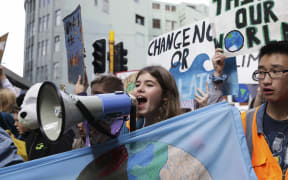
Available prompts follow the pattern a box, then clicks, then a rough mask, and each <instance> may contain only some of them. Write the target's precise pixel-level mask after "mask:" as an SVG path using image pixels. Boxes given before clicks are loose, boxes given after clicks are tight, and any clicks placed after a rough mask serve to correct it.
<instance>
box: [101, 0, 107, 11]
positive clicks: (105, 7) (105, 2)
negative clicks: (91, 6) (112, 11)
mask: <svg viewBox="0 0 288 180" xmlns="http://www.w3.org/2000/svg"><path fill="white" fill-rule="evenodd" d="M102 11H103V12H104V13H106V14H109V0H103V8H102Z"/></svg>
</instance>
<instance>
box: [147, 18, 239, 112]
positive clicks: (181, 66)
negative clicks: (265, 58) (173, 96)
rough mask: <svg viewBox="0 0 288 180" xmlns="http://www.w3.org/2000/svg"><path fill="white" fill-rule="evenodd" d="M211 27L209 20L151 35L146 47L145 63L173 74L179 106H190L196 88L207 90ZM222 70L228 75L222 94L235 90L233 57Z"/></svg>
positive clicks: (210, 72)
mask: <svg viewBox="0 0 288 180" xmlns="http://www.w3.org/2000/svg"><path fill="white" fill-rule="evenodd" d="M212 32H213V30H212V27H211V25H210V23H209V21H208V19H204V20H201V21H198V22H196V23H194V24H191V25H190V26H187V27H183V28H181V29H178V30H175V31H172V32H169V33H166V34H164V35H161V36H159V37H156V38H154V39H153V40H152V41H151V42H150V43H149V46H148V59H147V63H148V65H161V66H163V67H165V68H166V69H168V70H169V71H170V72H171V73H172V75H173V76H174V78H175V80H176V83H177V87H178V90H179V93H180V98H181V106H182V107H191V106H193V105H192V104H193V99H194V97H195V92H196V88H199V89H201V90H202V91H204V92H206V89H205V82H206V81H208V82H210V79H209V74H212V73H213V66H212V61H211V59H212V57H213V55H214V53H215V48H214V42H213V37H212ZM225 69H226V70H225V71H224V73H228V74H227V75H228V76H229V78H228V79H227V81H226V82H225V85H224V89H225V90H224V95H228V94H236V93H237V92H238V82H237V71H236V60H235V58H234V59H233V58H232V59H230V60H228V61H226V64H225Z"/></svg>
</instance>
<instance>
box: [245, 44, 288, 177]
mask: <svg viewBox="0 0 288 180" xmlns="http://www.w3.org/2000/svg"><path fill="white" fill-rule="evenodd" d="M287 72H288V41H278V42H272V43H270V44H267V45H266V46H264V47H262V48H261V49H260V53H259V65H258V70H257V71H255V72H254V73H253V79H254V80H257V81H259V87H260V89H261V92H262V94H263V96H264V98H265V100H266V103H264V104H262V105H261V106H259V107H257V108H255V109H252V110H249V111H247V112H244V113H242V115H241V116H242V122H243V127H244V131H245V135H246V140H247V145H248V148H249V152H250V157H251V161H252V165H253V168H254V170H255V172H256V175H257V177H258V179H266V180H267V179H273V180H276V179H279V180H280V179H287V180H288V173H287V167H288V148H287V147H288V73H287Z"/></svg>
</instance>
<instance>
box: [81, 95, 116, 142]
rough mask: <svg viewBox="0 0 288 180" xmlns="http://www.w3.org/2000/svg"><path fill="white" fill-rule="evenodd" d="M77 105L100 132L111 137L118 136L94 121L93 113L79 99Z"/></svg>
mask: <svg viewBox="0 0 288 180" xmlns="http://www.w3.org/2000/svg"><path fill="white" fill-rule="evenodd" d="M76 106H77V108H78V109H79V110H80V112H81V113H82V115H83V116H84V118H85V119H87V120H88V122H89V123H90V124H91V125H92V126H93V127H95V128H96V129H97V130H98V131H99V132H101V133H102V134H105V135H106V136H109V137H111V138H115V137H117V136H115V135H112V134H110V133H107V132H106V131H105V130H103V128H102V127H101V126H100V125H99V124H98V123H97V122H96V121H94V118H93V116H92V115H91V113H90V111H89V110H88V109H87V108H86V106H85V105H84V104H83V103H82V102H81V101H80V100H77V101H76Z"/></svg>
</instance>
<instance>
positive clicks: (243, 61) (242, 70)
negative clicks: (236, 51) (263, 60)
mask: <svg viewBox="0 0 288 180" xmlns="http://www.w3.org/2000/svg"><path fill="white" fill-rule="evenodd" d="M258 59H259V58H258V53H251V54H246V55H239V56H237V57H236V62H237V72H238V83H239V84H258V82H257V81H254V80H253V79H252V75H253V72H254V71H255V70H257V69H258Z"/></svg>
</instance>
